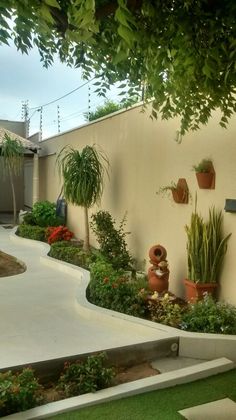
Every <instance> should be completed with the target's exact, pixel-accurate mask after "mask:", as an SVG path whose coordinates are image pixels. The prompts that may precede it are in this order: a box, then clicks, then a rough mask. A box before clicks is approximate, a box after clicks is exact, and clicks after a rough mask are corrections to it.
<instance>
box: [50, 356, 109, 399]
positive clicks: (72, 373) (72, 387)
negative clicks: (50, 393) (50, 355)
mask: <svg viewBox="0 0 236 420" xmlns="http://www.w3.org/2000/svg"><path fill="white" fill-rule="evenodd" d="M106 358H107V357H106V354H105V353H100V354H98V355H95V356H89V357H88V358H87V359H86V360H84V361H78V362H75V363H71V364H70V363H66V364H65V366H64V372H63V374H62V375H61V376H60V379H59V383H58V389H59V390H62V391H63V392H64V394H65V396H66V397H73V396H75V395H82V394H86V393H88V392H95V391H98V390H99V389H103V388H107V387H108V386H110V385H111V383H112V379H113V377H114V375H115V371H114V369H113V368H109V367H106V366H105V361H106Z"/></svg>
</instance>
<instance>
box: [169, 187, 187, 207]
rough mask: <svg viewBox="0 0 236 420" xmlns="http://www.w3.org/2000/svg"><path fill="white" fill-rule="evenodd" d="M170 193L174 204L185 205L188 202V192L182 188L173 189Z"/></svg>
mask: <svg viewBox="0 0 236 420" xmlns="http://www.w3.org/2000/svg"><path fill="white" fill-rule="evenodd" d="M171 192H172V197H173V200H174V201H175V203H182V204H185V203H187V202H188V192H187V191H185V190H184V189H183V188H175V189H173V190H171Z"/></svg>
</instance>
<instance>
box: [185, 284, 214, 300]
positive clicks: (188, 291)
mask: <svg viewBox="0 0 236 420" xmlns="http://www.w3.org/2000/svg"><path fill="white" fill-rule="evenodd" d="M184 284H185V298H186V300H187V301H188V302H197V301H198V300H201V299H203V297H204V294H205V293H208V294H209V295H214V293H215V291H216V289H217V286H218V284H217V283H194V282H193V281H191V280H188V279H185V280H184Z"/></svg>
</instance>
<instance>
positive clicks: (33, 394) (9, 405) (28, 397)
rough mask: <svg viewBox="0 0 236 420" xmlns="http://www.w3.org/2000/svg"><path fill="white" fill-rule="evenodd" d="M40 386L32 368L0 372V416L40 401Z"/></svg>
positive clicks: (33, 405)
mask: <svg viewBox="0 0 236 420" xmlns="http://www.w3.org/2000/svg"><path fill="white" fill-rule="evenodd" d="M41 390H42V388H41V386H40V385H39V382H38V379H36V378H35V376H34V372H33V370H32V369H29V368H28V369H24V370H22V372H21V373H17V374H15V373H12V372H11V371H7V372H5V373H0V416H7V415H8V414H12V413H15V412H17V411H24V410H27V409H29V408H32V407H35V406H36V405H38V404H40V403H41V401H42V395H41Z"/></svg>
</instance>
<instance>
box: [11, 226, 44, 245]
mask: <svg viewBox="0 0 236 420" xmlns="http://www.w3.org/2000/svg"><path fill="white" fill-rule="evenodd" d="M16 233H17V235H19V236H21V237H22V238H28V239H34V240H36V241H42V242H44V241H46V238H45V233H46V228H45V227H40V226H32V225H26V224H24V223H22V225H19V226H18V228H17V231H16Z"/></svg>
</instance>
